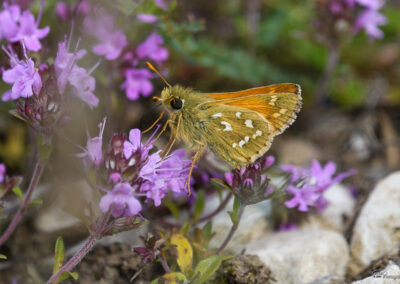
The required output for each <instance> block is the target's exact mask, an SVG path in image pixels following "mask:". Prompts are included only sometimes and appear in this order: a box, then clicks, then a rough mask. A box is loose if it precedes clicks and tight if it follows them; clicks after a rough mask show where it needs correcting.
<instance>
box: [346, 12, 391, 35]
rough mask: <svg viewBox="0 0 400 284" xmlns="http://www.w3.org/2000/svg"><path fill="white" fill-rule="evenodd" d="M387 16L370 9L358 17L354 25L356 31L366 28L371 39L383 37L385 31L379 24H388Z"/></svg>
mask: <svg viewBox="0 0 400 284" xmlns="http://www.w3.org/2000/svg"><path fill="white" fill-rule="evenodd" d="M386 22H387V19H386V17H385V16H384V15H383V14H381V13H379V12H378V11H377V10H373V9H368V10H365V11H364V12H362V13H361V15H360V16H359V17H358V18H357V20H356V24H355V27H354V30H355V32H358V31H360V30H361V29H364V30H365V32H366V33H367V35H368V36H369V38H370V39H375V38H379V39H380V38H383V32H382V31H381V30H380V29H379V26H382V25H384V24H386Z"/></svg>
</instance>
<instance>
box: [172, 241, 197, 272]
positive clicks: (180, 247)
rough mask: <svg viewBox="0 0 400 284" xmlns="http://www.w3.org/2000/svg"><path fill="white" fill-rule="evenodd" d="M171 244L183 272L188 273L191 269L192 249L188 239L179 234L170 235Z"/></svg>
mask: <svg viewBox="0 0 400 284" xmlns="http://www.w3.org/2000/svg"><path fill="white" fill-rule="evenodd" d="M171 244H172V245H175V246H176V252H177V259H176V262H177V263H178V266H179V268H180V270H181V271H182V272H183V273H188V272H189V271H190V270H191V269H192V264H193V249H192V246H191V245H190V243H189V241H188V240H187V239H186V238H185V237H184V236H182V235H180V234H173V235H172V236H171Z"/></svg>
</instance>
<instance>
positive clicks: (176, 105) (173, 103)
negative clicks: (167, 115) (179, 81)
mask: <svg viewBox="0 0 400 284" xmlns="http://www.w3.org/2000/svg"><path fill="white" fill-rule="evenodd" d="M182 106H183V102H182V100H181V99H180V98H176V97H174V98H173V99H172V100H171V107H172V108H174V109H181V108H182Z"/></svg>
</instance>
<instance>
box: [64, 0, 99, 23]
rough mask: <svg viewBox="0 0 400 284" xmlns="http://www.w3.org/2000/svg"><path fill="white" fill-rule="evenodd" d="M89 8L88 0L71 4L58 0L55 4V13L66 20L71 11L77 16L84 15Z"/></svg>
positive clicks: (87, 12) (69, 16)
mask: <svg viewBox="0 0 400 284" xmlns="http://www.w3.org/2000/svg"><path fill="white" fill-rule="evenodd" d="M77 5H78V6H77ZM90 8H91V5H90V3H89V1H88V0H80V1H77V2H75V3H73V4H71V5H69V4H67V3H66V2H64V1H59V2H58V3H57V5H56V14H57V16H58V17H59V18H60V19H61V20H63V21H67V20H69V19H70V18H71V16H72V14H73V13H76V14H77V15H79V16H86V15H87V14H89V12H90Z"/></svg>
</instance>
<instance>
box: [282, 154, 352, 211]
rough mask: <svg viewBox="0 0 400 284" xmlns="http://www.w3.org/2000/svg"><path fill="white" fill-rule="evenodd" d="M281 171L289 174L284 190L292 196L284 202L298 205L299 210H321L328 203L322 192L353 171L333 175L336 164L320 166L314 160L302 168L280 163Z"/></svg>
mask: <svg viewBox="0 0 400 284" xmlns="http://www.w3.org/2000/svg"><path fill="white" fill-rule="evenodd" d="M281 169H282V170H283V171H286V172H289V173H290V174H291V178H290V180H289V181H290V184H289V185H288V186H287V188H286V191H287V192H288V193H289V194H291V195H292V198H291V199H290V200H288V201H286V202H285V205H286V207H288V208H295V207H298V210H299V211H308V207H310V206H311V207H315V208H316V209H317V210H318V211H322V210H323V209H325V207H326V206H327V205H328V201H327V200H326V199H325V198H324V196H323V193H324V192H325V191H326V190H327V189H328V188H329V187H331V186H332V185H333V184H335V183H338V182H340V181H342V180H343V179H345V178H347V177H348V176H350V175H353V174H354V173H355V171H354V170H349V171H347V172H345V173H339V174H338V175H336V176H335V177H333V175H334V174H335V172H336V165H335V163H333V162H329V163H327V164H326V165H325V167H322V166H321V164H320V163H319V162H318V161H316V160H314V161H313V162H312V165H311V167H310V168H302V167H299V166H294V165H282V166H281Z"/></svg>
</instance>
